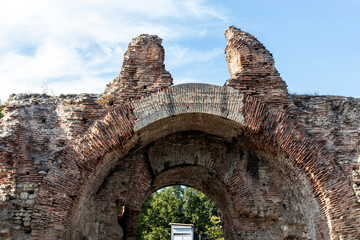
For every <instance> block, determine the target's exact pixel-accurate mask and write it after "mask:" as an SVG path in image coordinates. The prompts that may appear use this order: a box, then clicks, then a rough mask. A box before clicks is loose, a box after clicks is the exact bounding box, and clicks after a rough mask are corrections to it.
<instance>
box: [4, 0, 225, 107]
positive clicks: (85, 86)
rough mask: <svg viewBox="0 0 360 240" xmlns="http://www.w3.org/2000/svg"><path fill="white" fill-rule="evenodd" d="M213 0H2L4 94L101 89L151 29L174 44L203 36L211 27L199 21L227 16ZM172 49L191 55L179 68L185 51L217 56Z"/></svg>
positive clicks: (153, 32) (220, 19) (206, 55)
mask: <svg viewBox="0 0 360 240" xmlns="http://www.w3.org/2000/svg"><path fill="white" fill-rule="evenodd" d="M207 5H208V4H207V3H206V1H198V0H185V1H177V0H105V1H96V0H86V1H85V0H79V1H70V0H52V1H48V0H34V1H26V0H13V1H1V2H0V39H1V40H2V41H0V82H1V88H0V99H2V100H5V99H6V98H7V97H8V96H9V94H10V93H13V92H15V93H18V92H40V91H41V86H42V85H43V83H47V84H48V87H49V89H53V90H54V92H55V94H60V93H62V92H64V93H69V92H100V91H102V90H103V89H104V87H105V84H106V83H108V82H110V81H111V80H112V78H113V77H115V76H116V74H117V73H118V72H119V71H120V68H121V64H122V55H123V52H124V51H125V49H126V47H127V44H128V42H129V41H130V40H131V38H132V37H135V36H137V35H139V34H141V33H150V34H157V35H159V36H160V37H162V38H164V39H166V41H168V42H171V41H172V40H179V39H182V38H191V37H199V36H200V37H201V36H204V34H206V29H205V28H204V27H203V26H202V25H201V24H198V25H196V24H194V22H196V21H199V23H201V22H202V21H203V22H204V21H208V20H209V19H215V20H217V21H223V20H224V19H225V18H224V17H223V16H222V15H221V14H220V13H219V12H218V10H217V9H214V8H211V7H209V6H207ZM189 19H193V20H194V21H192V22H191V24H190V23H189ZM168 45H170V46H171V44H168ZM172 49H173V50H170V52H171V51H176V50H178V51H179V53H180V54H182V55H183V56H182V58H181V61H179V62H177V63H175V65H179V64H188V63H189V61H188V60H187V59H186V57H185V54H190V55H191V57H190V58H193V57H194V56H195V55H197V54H199V56H201V55H204V58H206V57H209V58H211V57H212V56H213V54H216V53H212V52H210V53H205V52H204V53H201V52H200V53H194V52H192V51H190V50H189V49H186V48H180V47H177V46H174V47H173V48H172ZM167 55H169V51H168V50H167ZM170 55H171V54H170ZM171 61H172V60H170V62H171ZM199 61H201V60H199ZM111 74H114V75H113V76H112V75H111Z"/></svg>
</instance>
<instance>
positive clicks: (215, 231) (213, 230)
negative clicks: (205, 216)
mask: <svg viewBox="0 0 360 240" xmlns="http://www.w3.org/2000/svg"><path fill="white" fill-rule="evenodd" d="M211 223H212V226H208V227H207V230H206V235H207V236H208V239H214V240H224V237H223V232H222V229H221V223H220V217H217V216H211Z"/></svg>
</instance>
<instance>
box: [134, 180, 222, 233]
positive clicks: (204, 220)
mask: <svg viewBox="0 0 360 240" xmlns="http://www.w3.org/2000/svg"><path fill="white" fill-rule="evenodd" d="M169 223H188V224H193V225H194V231H195V234H194V239H198V238H199V234H201V239H203V240H205V239H214V240H221V239H224V238H223V234H222V230H221V224H220V218H219V217H218V214H217V210H216V207H215V205H214V203H213V202H212V201H211V200H210V199H209V198H207V197H206V196H205V195H204V194H203V193H201V192H199V191H197V190H195V189H193V188H190V187H185V186H171V187H166V188H163V189H161V190H159V191H157V192H155V193H154V194H152V195H151V196H150V197H149V198H148V199H147V200H146V201H145V202H144V204H143V206H142V210H141V212H140V216H139V226H138V230H137V238H136V239H141V240H169V239H170V235H171V227H170V225H169Z"/></svg>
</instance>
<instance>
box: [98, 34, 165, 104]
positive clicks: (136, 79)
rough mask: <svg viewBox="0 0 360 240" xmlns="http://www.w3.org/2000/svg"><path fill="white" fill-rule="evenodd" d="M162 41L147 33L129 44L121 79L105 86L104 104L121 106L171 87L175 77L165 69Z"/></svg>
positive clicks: (118, 78) (119, 77)
mask: <svg viewBox="0 0 360 240" xmlns="http://www.w3.org/2000/svg"><path fill="white" fill-rule="evenodd" d="M161 42H162V40H161V38H159V37H158V36H156V35H148V34H141V35H140V36H138V37H136V38H134V39H133V40H132V41H131V42H130V44H129V46H128V49H127V51H126V52H125V54H124V62H123V66H122V68H121V72H120V74H119V76H117V77H116V78H115V79H114V80H113V82H111V83H110V84H108V85H107V87H106V90H105V92H104V98H103V101H104V103H106V104H107V105H110V106H112V105H114V104H116V105H118V104H121V103H123V102H125V101H127V100H128V99H129V98H135V97H139V96H143V95H145V94H146V93H149V92H152V91H155V90H156V89H161V88H163V87H168V86H170V85H172V77H171V75H170V73H169V72H168V71H166V70H165V65H164V57H165V51H164V48H163V47H162V46H161Z"/></svg>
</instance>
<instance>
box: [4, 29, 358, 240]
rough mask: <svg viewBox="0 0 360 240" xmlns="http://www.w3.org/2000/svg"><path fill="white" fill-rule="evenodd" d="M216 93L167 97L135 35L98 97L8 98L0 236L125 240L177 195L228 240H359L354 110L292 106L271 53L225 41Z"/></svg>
mask: <svg viewBox="0 0 360 240" xmlns="http://www.w3.org/2000/svg"><path fill="white" fill-rule="evenodd" d="M226 37H227V39H228V45H227V47H226V53H227V61H228V65H229V71H230V74H231V78H230V79H229V80H227V81H226V84H225V86H224V87H219V86H212V85H206V84H185V85H179V86H171V85H172V78H171V75H170V74H169V73H168V72H167V71H166V70H165V67H164V64H163V61H164V56H165V55H164V50H163V48H162V46H161V39H159V38H158V37H157V36H151V35H140V36H139V37H137V38H134V39H133V41H132V42H131V43H130V44H129V48H128V50H127V52H126V53H125V56H124V64H123V67H122V69H121V72H120V74H119V76H118V77H117V78H115V79H114V81H113V82H112V83H110V84H109V85H108V86H107V88H106V90H105V92H104V93H102V94H79V95H60V96H58V97H53V96H47V95H39V94H28V95H26V94H18V95H13V96H11V97H10V99H9V101H8V102H9V103H8V104H7V106H6V108H5V111H4V114H5V117H4V118H2V119H1V120H0V162H1V164H0V177H1V178H0V180H1V182H0V238H1V239H121V238H124V239H134V238H135V233H136V227H137V217H138V214H139V211H140V209H141V205H142V203H143V201H144V200H145V199H146V197H147V196H149V195H150V194H151V193H152V192H154V191H156V190H157V189H159V188H161V187H165V186H168V185H172V184H185V185H189V186H192V187H194V188H197V189H199V190H200V191H202V192H204V193H205V194H206V195H207V196H208V197H210V198H211V199H212V200H213V201H214V202H215V204H216V206H217V208H218V210H219V212H220V214H221V220H222V224H223V229H224V233H225V239H360V230H359V229H360V207H359V201H360V142H359V141H360V122H359V121H360V120H359V119H360V116H359V115H360V109H359V101H360V100H359V99H356V98H346V97H333V96H305V95H289V94H288V92H287V89H286V84H285V82H284V81H283V80H282V79H281V77H280V75H279V73H278V72H277V70H276V69H275V63H274V59H273V57H272V55H271V53H270V52H269V51H268V50H267V49H266V48H265V47H264V46H263V45H262V44H261V43H260V42H259V41H258V40H257V39H256V38H255V37H254V36H252V35H250V34H248V33H245V32H243V31H241V30H240V29H237V28H235V27H230V28H229V29H227V30H226Z"/></svg>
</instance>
